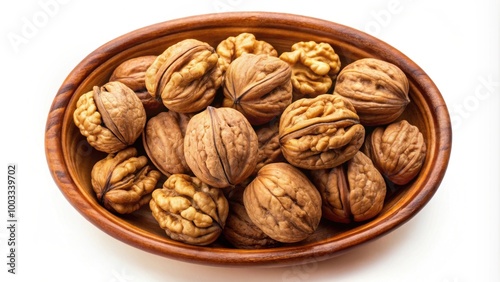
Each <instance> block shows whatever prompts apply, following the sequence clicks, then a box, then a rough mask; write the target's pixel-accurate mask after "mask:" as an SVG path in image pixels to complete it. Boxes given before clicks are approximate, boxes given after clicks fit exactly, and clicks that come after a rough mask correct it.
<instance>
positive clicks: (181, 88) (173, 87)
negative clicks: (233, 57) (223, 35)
mask: <svg viewBox="0 0 500 282" xmlns="http://www.w3.org/2000/svg"><path fill="white" fill-rule="evenodd" d="M218 58H219V57H218V55H217V53H215V49H214V48H213V47H212V46H210V45H209V44H207V43H205V42H201V41H199V40H196V39H185V40H182V41H180V42H178V43H176V44H174V45H172V46H170V47H168V48H167V49H166V50H165V51H164V52H163V53H162V54H161V55H159V56H158V57H157V58H156V60H155V61H154V62H153V64H152V65H151V66H150V67H149V68H148V70H147V71H146V79H145V83H146V88H147V89H148V92H149V93H150V94H151V95H152V96H153V97H158V98H161V99H162V101H163V104H164V105H165V106H166V107H167V108H168V109H170V110H172V111H176V112H180V113H194V112H198V111H201V110H203V109H205V108H206V107H207V106H208V105H210V103H212V101H213V100H214V97H215V93H216V92H217V89H218V88H219V87H220V85H221V83H222V72H221V70H220V68H219V66H218Z"/></svg>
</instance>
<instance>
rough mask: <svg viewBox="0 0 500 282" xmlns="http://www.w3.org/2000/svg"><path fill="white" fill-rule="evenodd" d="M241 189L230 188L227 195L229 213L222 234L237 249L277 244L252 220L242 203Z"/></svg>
mask: <svg viewBox="0 0 500 282" xmlns="http://www.w3.org/2000/svg"><path fill="white" fill-rule="evenodd" d="M243 191H244V187H239V188H235V189H232V190H231V192H230V193H229V196H228V197H227V200H228V202H229V215H228V217H227V220H226V226H225V227H224V229H223V230H222V234H223V235H224V237H225V238H226V240H227V241H229V243H231V244H232V245H233V246H235V247H236V248H239V249H262V248H269V247H275V246H277V245H279V242H278V241H276V240H274V239H272V238H271V237H269V236H267V235H266V234H265V233H264V232H262V230H261V229H260V228H259V227H257V225H255V224H254V223H253V222H252V220H251V219H250V217H249V216H248V214H247V211H246V209H245V205H244V204H243Z"/></svg>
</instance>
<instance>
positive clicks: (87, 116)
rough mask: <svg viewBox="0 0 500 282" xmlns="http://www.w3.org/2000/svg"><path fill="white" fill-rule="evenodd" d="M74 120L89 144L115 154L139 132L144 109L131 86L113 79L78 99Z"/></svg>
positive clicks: (137, 135) (142, 126)
mask: <svg viewBox="0 0 500 282" xmlns="http://www.w3.org/2000/svg"><path fill="white" fill-rule="evenodd" d="M73 120H74V122H75V125H76V126H77V127H78V129H79V130H80V133H81V134H82V135H83V136H85V137H86V138H87V141H88V142H89V144H90V145H91V146H92V147H94V148H95V149H97V150H99V151H103V152H106V153H116V152H118V151H120V150H122V149H125V148H126V147H128V146H130V145H132V144H133V143H134V142H135V141H136V139H137V138H138V137H139V136H140V135H141V133H142V131H143V129H144V126H145V124H146V112H145V110H144V107H143V105H142V103H141V101H140V100H139V98H138V97H137V95H136V94H135V93H134V91H132V89H130V88H129V87H127V86H126V85H125V84H123V83H121V82H118V81H112V82H108V83H106V84H105V85H103V86H102V87H97V86H94V88H93V89H92V91H89V92H87V93H85V94H83V95H82V96H81V97H80V98H79V99H78V101H77V104H76V109H75V111H74V113H73Z"/></svg>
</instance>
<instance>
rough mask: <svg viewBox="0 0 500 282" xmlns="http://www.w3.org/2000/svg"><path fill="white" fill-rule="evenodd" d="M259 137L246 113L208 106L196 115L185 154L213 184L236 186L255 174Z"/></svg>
mask: <svg viewBox="0 0 500 282" xmlns="http://www.w3.org/2000/svg"><path fill="white" fill-rule="evenodd" d="M258 146H259V144H258V139H257V134H256V133H255V130H254V129H253V128H252V126H251V124H250V123H249V122H248V120H247V119H246V118H245V117H244V116H243V114H242V113H240V112H238V111H237V110H235V109H233V108H214V107H211V106H209V107H207V109H206V110H204V111H203V112H200V113H198V114H196V115H194V116H193V117H192V118H191V120H190V121H189V123H188V126H187V129H186V136H185V137H184V156H185V158H186V163H187V164H188V166H189V168H191V171H192V172H193V173H194V175H196V176H197V177H198V178H199V179H201V180H202V181H203V182H205V183H207V184H208V185H210V186H213V187H218V188H224V187H228V186H234V185H237V184H239V183H240V182H242V181H243V180H245V179H246V178H247V177H249V176H250V174H252V172H253V170H254V169H255V165H256V163H257V151H258Z"/></svg>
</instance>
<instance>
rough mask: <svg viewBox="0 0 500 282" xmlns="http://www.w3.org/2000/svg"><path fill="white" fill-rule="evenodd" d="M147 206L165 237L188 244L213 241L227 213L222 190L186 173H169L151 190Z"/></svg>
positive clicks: (222, 225) (222, 226) (220, 229)
mask: <svg viewBox="0 0 500 282" xmlns="http://www.w3.org/2000/svg"><path fill="white" fill-rule="evenodd" d="M149 206H150V208H151V211H152V214H153V217H154V218H155V219H156V221H157V222H158V223H159V225H160V227H161V228H162V229H163V230H165V233H166V234H167V235H168V237H170V238H171V239H173V240H176V241H180V242H184V243H187V244H192V245H208V244H211V243H213V242H214V241H215V240H217V238H218V237H219V236H220V234H221V233H222V229H223V228H224V225H225V222H226V218H227V215H228V213H229V204H228V202H227V199H226V198H225V196H224V194H223V193H222V189H217V188H213V187H210V186H208V185H207V184H205V183H203V182H202V181H200V180H199V179H198V178H196V177H191V176H189V175H186V174H172V175H171V176H170V177H169V178H168V179H167V181H165V183H164V184H163V188H161V189H156V190H154V191H153V198H152V199H151V201H150V202H149Z"/></svg>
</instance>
